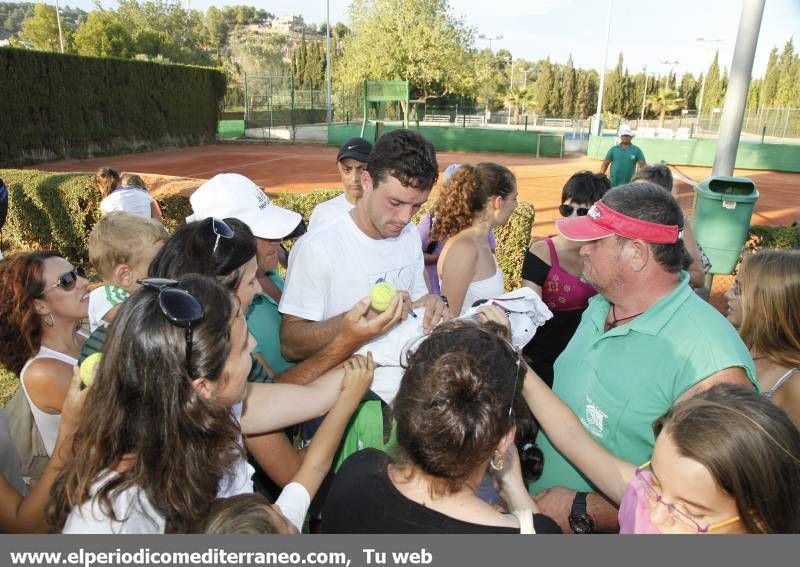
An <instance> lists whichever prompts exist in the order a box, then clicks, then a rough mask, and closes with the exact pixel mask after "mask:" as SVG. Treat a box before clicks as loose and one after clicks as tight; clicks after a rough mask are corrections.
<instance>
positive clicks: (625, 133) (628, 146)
mask: <svg viewBox="0 0 800 567" xmlns="http://www.w3.org/2000/svg"><path fill="white" fill-rule="evenodd" d="M632 139H633V130H631V127H630V126H628V125H627V124H623V125H622V126H620V128H619V140H620V141H619V144H617V145H616V146H612V147H611V148H609V150H608V153H607V154H606V159H604V160H603V166H602V167H601V168H600V173H603V174H605V172H606V171H608V166H609V165H610V166H611V186H612V187H617V186H618V185H625V184H626V183H630V182H631V179H633V174H634V173H636V170H638V169H639V168H640V167H644V166H645V165H647V163H646V162H645V160H644V153H643V152H642V150H641V148H639V147H638V146H634V145H633V144H632V143H631V140H632Z"/></svg>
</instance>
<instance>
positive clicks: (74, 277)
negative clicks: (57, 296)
mask: <svg viewBox="0 0 800 567" xmlns="http://www.w3.org/2000/svg"><path fill="white" fill-rule="evenodd" d="M82 277H83V268H72V269H71V270H70V271H69V272H64V273H63V274H61V275H60V276H58V278H57V279H56V283H54V284H53V285H51V286H50V287H48V288H47V289H45V290H44V291H43V292H42V295H44V294H45V293H47V292H48V291H50V290H53V289H55V288H57V287H60V288H61V289H63V290H64V291H72V290H73V289H75V285H76V284H77V283H78V278H82Z"/></svg>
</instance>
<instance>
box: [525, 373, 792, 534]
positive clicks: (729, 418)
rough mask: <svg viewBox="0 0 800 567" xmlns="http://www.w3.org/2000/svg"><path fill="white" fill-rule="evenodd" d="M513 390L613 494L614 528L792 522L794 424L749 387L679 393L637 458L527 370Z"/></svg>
mask: <svg viewBox="0 0 800 567" xmlns="http://www.w3.org/2000/svg"><path fill="white" fill-rule="evenodd" d="M522 393H523V395H524V397H525V400H526V401H527V402H528V405H529V406H530V408H531V410H532V411H533V414H534V415H535V416H536V419H538V420H539V423H540V424H541V426H542V428H543V429H544V430H545V432H546V433H547V435H548V437H549V438H550V440H551V442H552V443H553V445H554V446H555V447H556V448H557V449H558V450H559V451H561V452H562V453H563V455H564V456H565V457H566V458H568V459H569V460H570V461H571V462H573V463H574V464H575V466H576V467H578V468H579V469H580V470H581V472H582V473H583V474H584V475H586V477H587V478H588V479H589V480H591V482H592V483H594V485H595V486H597V488H598V489H600V490H601V491H602V492H603V493H604V494H606V495H607V496H608V497H609V498H610V499H611V500H613V501H614V502H617V503H619V526H620V533H621V534H631V533H636V534H659V533H663V534H669V533H684V534H692V533H695V534H696V533H739V534H741V533H798V531H800V509H799V508H798V507H797V502H798V499H800V488H799V487H800V432H798V430H797V428H795V427H794V425H793V424H792V422H791V421H790V420H789V418H788V417H787V415H786V414H785V413H784V412H783V411H781V410H780V409H779V408H778V407H777V406H775V405H773V404H771V403H770V402H769V401H768V400H767V399H766V398H764V397H763V396H761V395H759V394H758V393H756V392H753V391H752V390H749V389H744V388H740V387H737V386H733V385H730V384H718V385H716V386H714V387H712V388H711V389H709V390H707V391H705V392H701V393H699V394H697V395H696V396H694V397H692V398H688V399H685V400H681V401H679V402H678V403H677V404H675V406H674V407H673V408H672V409H670V410H669V411H668V412H667V413H666V414H664V415H663V416H662V417H660V418H659V419H657V420H656V422H655V423H654V424H653V431H654V432H655V435H656V443H655V447H654V448H653V454H652V457H651V459H650V460H649V461H647V462H646V463H630V462H626V461H624V460H622V459H620V458H618V457H616V456H614V455H613V454H612V453H610V452H609V451H608V450H607V449H606V448H605V447H603V446H602V445H600V444H599V443H598V442H597V441H596V440H595V439H594V437H592V435H591V434H590V433H589V432H587V431H586V429H584V426H583V425H582V423H581V420H580V419H578V416H576V415H575V414H574V413H573V412H572V410H571V409H570V408H569V407H568V406H567V405H566V404H564V402H562V401H561V400H560V399H559V398H558V397H557V396H556V395H555V394H554V393H553V392H552V391H551V390H550V388H549V387H548V386H547V385H546V384H545V383H544V382H543V381H542V380H541V379H540V378H539V377H538V376H537V375H536V374H535V373H534V372H532V371H531V370H528V373H527V375H526V377H525V385H524V387H523V389H522ZM513 461H514V459H513V455H512V463H513ZM637 465H638V466H637ZM515 466H516V465H515ZM514 478H515V477H514Z"/></svg>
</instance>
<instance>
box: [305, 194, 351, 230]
mask: <svg viewBox="0 0 800 567" xmlns="http://www.w3.org/2000/svg"><path fill="white" fill-rule="evenodd" d="M353 207H355V205H354V204H352V203H351V202H350V201H348V200H347V198H346V197H345V194H344V193H342V194H341V195H339V196H338V197H334V198H333V199H328V200H327V201H323V202H322V203H320V204H319V205H317V206H316V207H314V210H313V211H311V219H309V221H308V230H311V229H312V228H315V227H317V226H321V225H322V224H323V223H325V222H327V221H329V220H331V219H333V218H336V217H338V216H340V215H342V214H344V213H349V212H350V210H351V209H352V208H353Z"/></svg>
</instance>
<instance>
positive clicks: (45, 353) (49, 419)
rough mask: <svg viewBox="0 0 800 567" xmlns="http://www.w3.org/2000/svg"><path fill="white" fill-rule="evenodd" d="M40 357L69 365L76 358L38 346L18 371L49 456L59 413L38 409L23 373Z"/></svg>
mask: <svg viewBox="0 0 800 567" xmlns="http://www.w3.org/2000/svg"><path fill="white" fill-rule="evenodd" d="M40 358H51V359H54V360H60V361H61V362H64V363H66V364H69V365H70V366H75V365H76V364H78V360H77V359H75V358H72V357H71V356H69V355H67V354H63V353H61V352H58V351H55V350H53V349H50V348H47V347H46V346H43V347H40V348H39V352H37V353H36V355H35V356H33V357H32V358H29V359H28V360H27V362H25V366H23V367H22V370H21V371H20V373H19V381H20V384H22V391H23V392H25V397H26V398H27V400H28V404H29V405H30V406H31V414H33V421H34V422H35V423H36V427H37V428H38V429H39V434H40V435H41V436H42V443H44V448H45V450H46V451H47V456H48V457H50V456H52V455H53V449H55V446H56V438H58V428H59V426H60V425H61V414H60V413H47V412H45V411H42V410H41V409H39V407H38V406H37V405H36V404H35V403H33V401H32V400H31V397H30V396H29V395H28V388H27V387H26V386H25V374H26V371H27V370H28V367H29V366H30V365H31V363H32V362H33V361H34V360H37V359H40Z"/></svg>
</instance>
